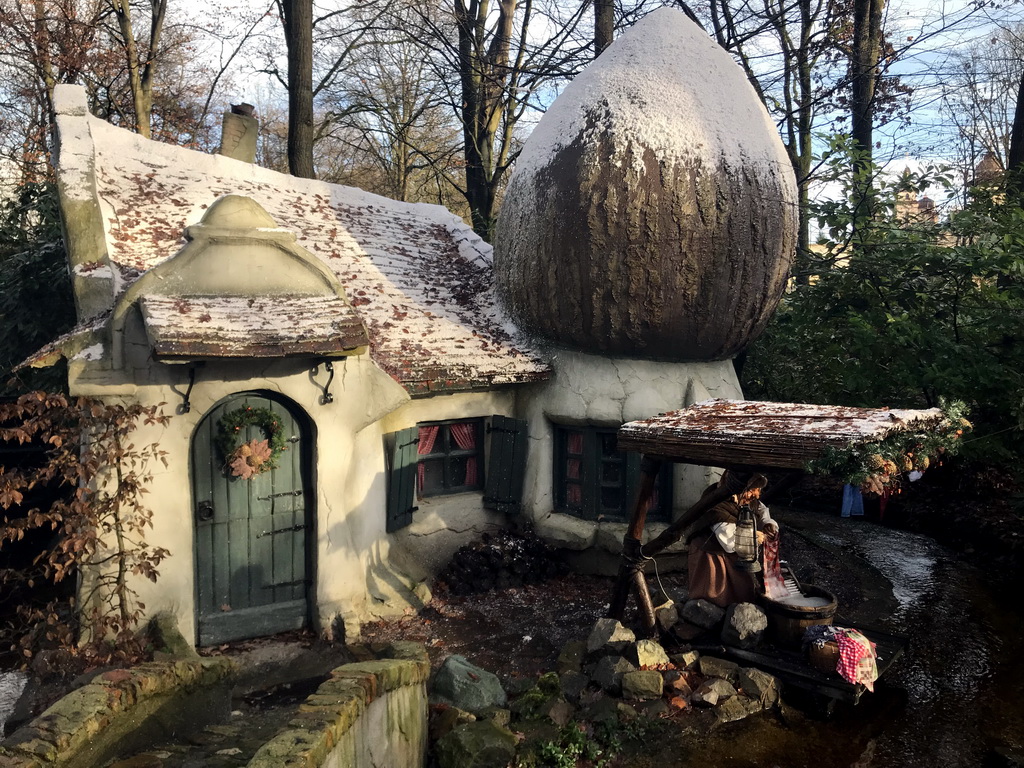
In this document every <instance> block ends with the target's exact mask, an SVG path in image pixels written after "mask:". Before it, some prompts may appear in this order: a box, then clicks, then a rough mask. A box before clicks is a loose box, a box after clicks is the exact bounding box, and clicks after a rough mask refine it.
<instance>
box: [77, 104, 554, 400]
mask: <svg viewBox="0 0 1024 768" xmlns="http://www.w3.org/2000/svg"><path fill="white" fill-rule="evenodd" d="M60 120H61V121H62V122H61V126H60V142H61V152H60V167H59V169H58V170H59V173H60V174H61V178H69V179H70V178H72V177H74V178H75V179H76V181H75V184H76V186H75V189H76V190H77V191H76V195H78V194H85V193H86V191H89V190H91V189H92V188H93V184H94V185H95V190H96V191H95V199H96V200H97V202H99V204H100V205H99V210H100V214H101V216H102V219H103V226H104V230H105V238H106V247H107V255H108V257H109V261H110V265H111V267H112V276H113V277H114V278H115V289H116V294H120V293H123V292H124V291H125V290H127V288H128V287H129V286H130V285H131V284H132V283H133V282H134V281H135V280H137V279H138V277H139V276H141V275H142V274H143V273H144V272H146V271H147V270H149V269H152V268H153V267H154V266H156V265H157V264H160V263H162V262H164V261H165V260H167V259H169V258H170V257H171V256H173V255H174V254H175V253H176V252H177V251H178V250H179V249H180V248H181V247H182V246H183V245H184V244H185V239H184V233H185V228H186V227H188V226H190V225H194V224H197V223H199V220H200V219H201V217H202V215H203V214H204V213H205V211H206V210H207V209H208V208H209V207H210V205H212V204H213V202H214V201H215V200H217V199H218V198H219V197H221V196H223V195H226V194H238V195H244V196H247V197H250V198H252V199H253V200H255V201H256V202H257V203H259V205H261V206H262V207H263V208H264V209H265V210H266V211H267V212H268V213H269V214H270V216H271V217H272V218H273V220H274V222H275V223H276V224H277V226H278V227H279V228H281V229H285V230H288V231H289V232H292V233H294V234H295V235H296V236H297V243H298V245H299V246H300V247H302V248H304V249H306V250H307V251H309V252H310V253H312V254H313V255H314V256H315V257H317V258H318V259H320V260H321V261H322V262H323V263H324V264H325V265H326V266H327V267H328V268H329V269H330V270H331V271H332V272H333V273H334V274H335V275H336V276H337V277H338V279H339V281H340V282H341V284H342V286H343V287H344V290H345V294H346V296H347V298H348V300H349V301H350V302H351V304H352V305H353V307H355V309H356V311H357V312H358V314H359V316H360V317H361V318H362V319H363V321H364V322H365V324H366V327H367V331H368V332H369V335H370V354H371V356H372V357H373V359H374V360H375V362H377V363H378V364H379V365H380V366H381V367H382V368H384V370H386V371H387V372H388V373H390V374H391V375H392V376H393V377H394V378H396V379H397V380H398V381H400V382H401V383H403V384H405V385H406V386H407V387H408V388H410V389H414V390H416V389H419V390H422V389H425V388H427V387H430V386H433V384H434V383H436V382H438V381H441V382H448V383H449V384H451V386H455V387H461V386H465V385H466V383H467V382H468V384H469V385H470V386H480V385H484V384H501V383H514V382H517V381H532V380H537V379H542V378H546V377H547V375H548V366H547V364H546V363H545V362H543V361H542V360H541V359H540V357H539V354H538V353H537V352H536V351H534V350H533V349H531V348H530V347H529V346H528V345H527V344H526V343H524V342H523V341H521V340H520V339H519V338H518V331H516V329H515V328H513V327H510V326H509V325H508V324H507V322H506V321H505V319H504V318H503V317H502V315H501V314H500V312H499V310H498V308H497V307H496V302H495V297H494V291H493V287H492V272H491V266H490V264H491V249H490V246H489V245H488V244H486V243H485V242H483V240H481V239H480V238H479V237H478V236H477V235H476V234H475V233H474V232H473V231H472V229H470V228H469V227H468V226H467V225H466V224H465V223H464V222H462V220H461V219H459V218H458V217H456V216H455V215H454V214H452V213H451V212H450V211H447V210H446V209H444V208H442V207H440V206H435V205H424V204H414V203H402V202H397V201H394V200H389V199H387V198H384V197H380V196H378V195H374V194H371V193H368V192H365V191H363V190H359V189H354V188H351V187H344V186H340V185H334V184H328V183H326V182H322V181H317V180H313V179H299V178H295V177H292V176H288V175H285V174H281V173H277V172H274V171H270V170H268V169H265V168H260V167H258V166H255V165H252V164H249V163H243V162H240V161H237V160H232V159H230V158H227V157H224V156H221V155H207V154H203V153H200V152H195V151H192V150H188V149H185V148H182V147H175V146H172V145H168V144H161V143H158V142H153V141H150V140H147V139H144V138H142V137H140V136H138V135H137V134H134V133H131V132H129V131H126V130H123V129H120V128H117V127H115V126H112V125H110V124H108V123H106V122H104V121H102V120H98V119H96V118H93V117H90V116H84V115H83V116H70V115H65V116H62V117H61V118H60ZM85 138H90V140H89V141H88V142H86V141H85ZM69 150H73V151H70V152H69ZM93 153H94V155H93ZM93 165H94V166H95V177H94V178H93V177H92V175H91V173H90V169H91V168H92V167H93ZM90 194H92V193H91V192H90ZM268 230H269V228H268ZM274 233H279V230H271V231H268V234H274ZM98 256H99V254H98ZM104 268H105V265H102V264H101V263H99V262H97V263H96V265H95V266H90V267H88V269H92V270H93V271H92V272H90V274H92V275H96V274H99V272H100V271H101V270H102V269H104ZM104 276H110V275H107V274H104ZM113 298H115V297H112V299H113Z"/></svg>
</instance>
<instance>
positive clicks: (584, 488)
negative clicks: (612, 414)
mask: <svg viewBox="0 0 1024 768" xmlns="http://www.w3.org/2000/svg"><path fill="white" fill-rule="evenodd" d="M552 429H553V432H554V450H553V451H552V453H553V456H554V467H553V474H552V483H553V486H554V487H553V491H554V498H555V511H556V512H560V513H563V514H567V515H572V516H573V517H577V518H580V519H582V520H589V521H592V522H601V521H607V522H628V521H629V519H630V516H631V514H632V511H633V510H632V504H633V502H634V501H635V499H634V498H633V497H634V496H635V494H636V490H637V488H638V487H639V484H640V454H639V453H636V452H632V451H618V450H616V451H615V452H614V454H609V453H606V452H605V451H604V450H603V445H602V441H603V439H604V438H606V437H608V436H611V437H613V438H617V434H618V428H617V427H599V426H572V425H566V424H552ZM574 432H578V433H582V435H583V440H582V448H581V451H580V452H579V453H575V452H571V451H570V450H569V436H570V434H571V433H574ZM571 458H577V459H578V460H579V461H580V476H579V478H572V477H569V476H568V462H569V460H570V459H571ZM611 465H616V466H618V467H619V480H618V481H617V482H615V481H609V480H608V479H607V475H606V473H605V472H604V470H605V468H606V467H607V466H611ZM571 485H578V486H579V487H580V500H581V501H580V504H579V505H578V506H575V505H570V503H569V501H568V499H569V493H568V489H569V486H571ZM656 488H657V505H656V506H655V505H653V504H652V505H651V507H650V508H649V509H648V511H647V519H648V520H649V521H651V522H670V521H671V517H672V465H671V463H669V462H666V463H664V464H663V465H662V468H661V471H660V472H659V475H658V480H657V485H656ZM606 489H615V490H617V491H618V493H619V494H620V495H621V499H620V505H619V510H618V511H617V512H612V511H610V510H609V508H608V507H604V506H603V505H602V495H603V492H604V491H605V490H606Z"/></svg>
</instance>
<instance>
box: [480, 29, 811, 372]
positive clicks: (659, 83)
mask: <svg viewBox="0 0 1024 768" xmlns="http://www.w3.org/2000/svg"><path fill="white" fill-rule="evenodd" d="M796 199H797V194H796V183H795V180H794V176H793V170H792V166H791V165H790V163H789V160H788V158H787V157H786V153H785V150H784V148H783V146H782V142H781V140H780V139H779V137H778V134H777V133H776V131H775V127H774V125H772V123H771V121H770V119H769V118H768V115H767V113H766V111H765V110H764V107H763V106H762V105H761V103H760V102H759V101H758V99H757V96H756V94H755V93H754V91H753V89H752V88H751V87H750V84H749V83H748V82H747V80H746V78H745V76H744V75H743V73H742V72H741V70H740V69H739V67H738V66H736V65H735V64H734V63H733V61H732V60H731V59H730V58H729V56H728V54H726V53H725V52H724V51H722V50H721V49H720V48H719V47H718V46H717V45H716V44H715V43H714V42H713V41H712V40H711V39H710V38H708V37H707V35H705V34H704V33H703V32H702V31H701V30H700V29H699V28H698V27H697V25H695V24H693V23H692V22H691V21H690V20H689V19H687V18H686V17H685V16H684V15H683V14H682V13H680V12H678V11H674V10H670V9H663V10H660V11H656V12H655V13H653V14H651V15H650V16H648V17H647V18H645V19H644V20H643V21H641V22H640V23H638V24H637V25H636V26H634V27H633V28H632V29H631V30H630V31H629V32H627V33H626V34H625V35H623V36H622V37H621V38H620V39H619V40H617V41H616V42H615V43H614V45H612V46H611V47H610V48H609V49H608V50H607V51H606V52H605V53H604V54H602V55H601V57H600V58H599V59H598V60H597V61H596V62H594V64H592V65H591V66H590V67H589V68H588V69H587V70H586V71H584V72H583V73H582V74H581V75H580V76H579V77H578V78H577V79H576V80H574V81H573V82H572V83H571V84H570V85H569V86H568V87H567V88H566V89H565V91H564V92H563V93H562V94H561V95H560V96H559V97H558V99H557V100H556V101H555V102H554V104H552V106H551V108H550V109H549V110H548V112H547V114H546V115H545V116H544V117H543V119H542V120H541V121H540V123H539V124H538V125H537V128H536V129H535V130H534V132H533V134H532V135H531V136H530V138H529V140H528V141H527V142H526V146H525V147H524V149H523V153H522V155H521V156H520V158H519V160H518V161H517V166H516V171H515V173H514V174H513V176H512V178H511V180H510V182H509V187H508V190H507V192H506V195H505V200H504V202H503V204H502V208H501V213H500V216H499V219H498V228H497V234H496V239H495V257H494V261H495V272H496V278H497V287H498V293H499V296H500V297H501V300H502V303H503V305H504V307H505V309H506V311H507V312H508V313H509V314H510V316H511V317H512V318H513V319H514V320H515V321H516V322H517V323H518V324H519V325H520V326H521V327H522V328H523V329H524V330H526V331H528V332H530V333H532V334H535V335H537V336H540V337H543V338H545V339H548V340H550V341H553V342H555V343H557V344H561V345H564V346H567V347H570V348H574V349H579V350H582V351H585V352H593V353H598V354H614V355H622V356H627V357H645V358H654V359H665V360H681V361H682V360H721V359H725V358H728V357H731V356H733V355H735V354H736V353H737V352H739V351H740V350H741V349H743V347H744V346H746V344H747V343H749V342H750V341H751V340H752V339H753V338H754V337H756V336H757V334H758V333H760V332H761V330H763V328H764V325H765V323H767V321H768V318H769V317H770V316H771V313H772V312H773V311H774V309H775V307H776V305H777V304H778V301H779V299H780V298H781V296H782V291H783V289H784V287H785V282H786V279H787V275H788V271H789V266H790V262H791V259H792V253H793V250H794V247H795V233H796V225H797V211H796Z"/></svg>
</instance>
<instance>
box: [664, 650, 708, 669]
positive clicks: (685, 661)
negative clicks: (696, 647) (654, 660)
mask: <svg viewBox="0 0 1024 768" xmlns="http://www.w3.org/2000/svg"><path fill="white" fill-rule="evenodd" d="M668 660H669V661H671V662H672V663H673V664H675V665H676V666H677V667H679V668H680V669H689V668H690V667H692V666H693V665H694V664H696V663H697V662H698V661H700V654H699V653H697V651H693V650H690V651H682V652H681V653H674V654H672V655H671V656H669V657H668Z"/></svg>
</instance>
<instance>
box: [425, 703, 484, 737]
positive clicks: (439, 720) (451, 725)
mask: <svg viewBox="0 0 1024 768" xmlns="http://www.w3.org/2000/svg"><path fill="white" fill-rule="evenodd" d="M475 721H476V715H474V714H473V713H472V712H466V711H465V710H463V709H459V708H458V707H449V706H448V705H442V706H440V707H435V708H434V709H433V711H432V712H431V717H430V737H431V739H433V740H434V741H437V740H438V739H440V738H441V737H442V736H445V735H447V734H448V733H450V732H451V731H453V730H454V729H455V728H456V726H459V725H464V724H466V723H472V722H475Z"/></svg>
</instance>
